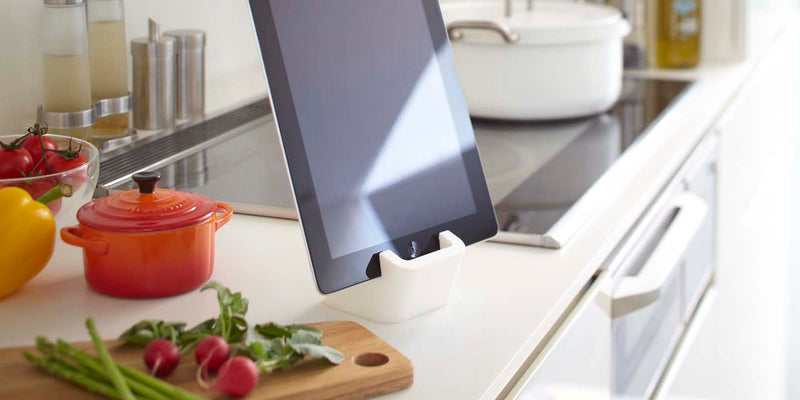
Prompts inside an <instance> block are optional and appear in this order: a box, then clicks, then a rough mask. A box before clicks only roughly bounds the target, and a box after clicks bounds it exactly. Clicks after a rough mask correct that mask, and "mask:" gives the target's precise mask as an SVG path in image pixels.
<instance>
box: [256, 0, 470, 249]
mask: <svg viewBox="0 0 800 400" xmlns="http://www.w3.org/2000/svg"><path fill="white" fill-rule="evenodd" d="M270 3H271V5H272V13H273V18H274V21H275V28H276V29H275V30H276V32H277V36H278V43H279V45H280V48H281V53H282V56H283V62H284V65H285V67H286V73H287V77H288V85H289V89H290V91H291V94H292V100H293V101H294V104H295V109H296V110H297V111H296V113H297V120H298V123H299V127H300V134H301V136H302V139H303V143H304V145H305V151H306V155H307V158H308V162H309V167H310V172H311V177H312V179H313V180H314V188H315V190H316V196H317V201H318V203H319V207H320V213H321V215H322V222H323V225H324V229H325V233H326V237H327V240H328V244H329V246H330V252H331V256H332V257H334V258H336V257H340V256H342V255H345V254H348V253H352V252H355V251H358V250H362V249H365V248H368V247H372V246H374V245H377V244H380V243H384V242H387V241H389V240H391V239H393V238H396V237H399V236H403V235H408V234H410V233H413V232H417V231H419V230H421V229H424V228H428V227H431V226H435V225H438V224H441V223H443V222H447V221H451V220H453V219H456V218H459V217H462V216H464V215H468V214H472V213H474V212H475V211H476V209H475V202H474V200H473V195H472V192H471V189H470V183H469V180H468V179H467V174H466V169H465V166H464V161H463V159H462V156H461V154H462V150H463V149H462V148H461V145H460V144H459V140H458V135H457V132H456V125H455V122H454V120H453V116H452V114H451V113H450V112H449V110H450V106H449V105H448V99H447V92H446V90H445V84H444V81H443V80H442V71H441V69H440V67H439V61H438V58H437V57H436V49H435V48H434V45H433V39H432V38H431V35H430V32H429V30H428V24H427V20H426V18H425V11H424V9H423V7H422V3H421V2H420V1H418V0H411V1H409V0H404V1H399V0H335V1H333V0H270Z"/></svg>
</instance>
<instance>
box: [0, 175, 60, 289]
mask: <svg viewBox="0 0 800 400" xmlns="http://www.w3.org/2000/svg"><path fill="white" fill-rule="evenodd" d="M55 240H56V223H55V220H54V219H53V214H52V213H51V212H50V209H49V208H47V206H46V205H45V204H43V203H40V202H38V201H36V200H34V199H32V198H31V195H30V194H28V192H26V191H24V190H22V189H20V188H16V187H7V188H3V189H0V252H1V253H0V299H2V298H3V297H6V296H8V295H9V294H11V293H13V292H15V291H16V290H17V289H19V288H20V287H22V285H24V284H26V283H27V282H28V281H29V280H31V279H33V277H34V276H36V275H37V274H38V273H39V271H41V270H42V268H44V266H45V265H47V262H48V261H50V257H52V256H53V247H54V246H55Z"/></svg>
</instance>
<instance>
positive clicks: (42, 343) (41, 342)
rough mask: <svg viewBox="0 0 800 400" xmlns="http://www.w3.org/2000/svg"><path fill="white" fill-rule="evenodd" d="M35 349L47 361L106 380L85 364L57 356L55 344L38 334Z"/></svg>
mask: <svg viewBox="0 0 800 400" xmlns="http://www.w3.org/2000/svg"><path fill="white" fill-rule="evenodd" d="M36 349H37V350H39V352H40V353H42V354H43V355H45V356H47V360H48V361H53V362H56V363H58V364H60V365H61V366H63V367H65V368H68V369H70V370H73V371H75V372H77V373H81V374H84V375H86V376H88V377H90V378H92V379H95V380H98V381H107V379H105V378H104V377H103V376H102V375H98V374H97V373H94V372H92V371H91V370H90V369H89V368H86V367H85V366H83V365H82V364H80V362H78V363H71V362H69V361H67V360H65V359H63V358H61V357H59V356H58V354H57V352H56V345H55V344H54V343H53V342H51V341H49V340H47V339H46V338H44V337H41V336H40V337H37V338H36Z"/></svg>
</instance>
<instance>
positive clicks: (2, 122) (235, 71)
mask: <svg viewBox="0 0 800 400" xmlns="http://www.w3.org/2000/svg"><path fill="white" fill-rule="evenodd" d="M2 9H3V11H2V13H0V135H3V134H12V133H17V132H20V130H22V129H24V128H25V127H26V126H28V125H30V124H31V123H32V122H33V121H34V120H35V117H36V106H37V105H38V104H40V103H41V101H42V79H41V76H42V57H41V53H40V46H39V43H40V36H41V28H40V23H41V13H42V9H43V5H42V2H41V1H40V0H39V1H37V0H3V1H2ZM125 14H126V18H125V19H126V21H125V22H126V24H127V37H128V40H130V39H133V38H136V37H140V36H145V35H146V28H147V18H148V17H152V18H153V19H155V20H156V21H158V22H159V23H160V24H161V26H162V31H165V30H169V29H179V28H196V29H203V30H205V31H206V32H207V38H208V45H207V48H206V57H207V58H206V65H207V77H206V79H207V82H206V87H207V93H206V104H207V111H209V112H213V111H214V110H218V109H220V108H224V107H227V106H230V105H231V104H234V103H236V102H239V101H242V100H244V99H247V98H250V97H254V96H257V95H263V94H265V93H266V83H265V81H264V78H263V73H262V71H261V66H260V59H259V56H258V50H257V49H258V48H257V43H256V40H255V36H254V34H253V32H252V25H251V22H250V14H249V12H248V10H247V1H246V0H225V1H219V0H168V1H165V0H126V3H125Z"/></svg>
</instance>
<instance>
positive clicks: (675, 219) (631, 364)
mask: <svg viewBox="0 0 800 400" xmlns="http://www.w3.org/2000/svg"><path fill="white" fill-rule="evenodd" d="M688 166H689V165H688V164H687V167H688ZM681 171H682V173H681V174H680V175H679V177H678V178H677V179H676V180H675V181H674V183H673V184H671V185H670V186H669V187H668V188H667V189H666V190H665V192H664V194H663V195H662V196H661V197H660V198H659V199H658V200H657V201H656V202H655V203H654V205H653V206H652V207H651V209H650V211H648V213H647V214H646V215H645V216H644V217H643V218H642V220H641V221H640V223H639V224H638V225H637V226H636V227H635V228H634V231H633V232H632V233H631V234H630V238H629V240H628V241H626V242H625V243H624V245H623V247H622V248H621V249H620V250H619V251H618V252H617V253H616V254H615V255H614V256H613V257H612V260H611V262H610V263H609V270H610V271H613V274H614V275H613V285H612V291H611V296H610V297H611V311H612V312H611V315H612V343H611V347H612V371H613V378H612V391H613V394H614V398H618V399H628V398H636V399H638V398H647V397H649V396H651V395H652V394H653V391H654V390H655V388H656V386H657V385H658V383H659V381H660V380H661V377H662V375H663V372H664V370H665V368H666V365H667V363H668V362H669V359H670V358H671V357H672V354H673V350H674V349H675V347H676V344H677V343H678V341H679V340H680V337H681V335H682V333H683V330H684V326H685V312H686V309H687V296H686V293H685V292H686V277H687V276H689V275H690V274H689V271H688V267H689V265H690V264H691V265H694V264H695V263H694V259H695V258H698V255H700V256H703V254H699V253H694V252H692V248H693V246H694V245H695V244H697V243H698V242H697V235H698V234H699V232H700V231H701V228H702V226H703V225H704V223H705V222H707V219H708V218H707V217H708V215H709V213H708V211H709V207H708V204H707V203H706V201H705V200H704V199H703V198H702V197H700V196H699V195H698V194H696V193H693V192H690V191H688V186H687V185H685V178H686V177H687V176H690V175H688V174H685V172H687V169H682V170H681ZM697 249H701V250H703V251H705V252H711V250H712V249H711V248H709V247H703V246H701V247H698V248H697ZM700 264H702V260H701V261H700ZM700 264H698V265H700ZM702 270H703V271H708V265H706V266H704V267H703V268H702ZM692 272H694V271H692ZM693 308H694V307H692V309H693Z"/></svg>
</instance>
